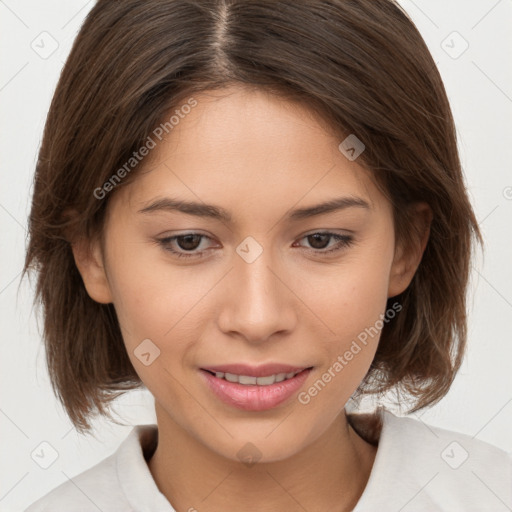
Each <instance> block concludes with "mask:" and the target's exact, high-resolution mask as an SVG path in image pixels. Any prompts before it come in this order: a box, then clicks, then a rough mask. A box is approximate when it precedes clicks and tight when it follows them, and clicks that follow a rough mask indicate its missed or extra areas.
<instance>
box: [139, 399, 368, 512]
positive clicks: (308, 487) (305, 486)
mask: <svg viewBox="0 0 512 512" xmlns="http://www.w3.org/2000/svg"><path fill="white" fill-rule="evenodd" d="M157 421H158V446H157V448H156V450H155V453H154V454H153V456H152V458H151V459H150V461H149V462H148V466H149V469H150V471H151V474H152V475H153V478H154V480H155V482H156V484H157V486H158V488H159V489H160V491H161V492H162V493H163V494H164V496H166V498H167V499H168V500H169V502H170V503H171V504H172V506H173V507H174V508H175V509H176V510H183V511H185V510H186V511H189V510H190V511H194V510H197V511H199V512H209V511H219V510H222V511H225V512H231V511H235V510H237V511H238V510H245V511H248V512H253V511H254V512H256V511H259V512H262V511H265V512H273V511H276V512H277V511H282V510H287V511H290V512H299V511H300V512H303V511H304V510H332V511H337V512H342V511H350V510H352V509H353V508H354V507H355V505H356V504H357V502H358V500H359V498H360V496H361V494H362V493H363V491H364V488H365V486H366V483H367V481H368V477H369V475H370V472H371V468H372V465H373V461H374V458H375V454H376V447H375V446H373V445H371V444H369V443H368V442H366V441H365V440H363V439H362V438H361V437H360V436H359V435H358V434H357V433H356V432H355V431H354V430H353V428H352V427H351V426H350V425H349V423H348V422H347V418H346V415H345V412H344V411H342V413H341V414H339V415H338V417H337V418H336V420H335V421H334V422H333V423H332V424H331V426H330V427H329V429H328V430H327V431H326V432H324V433H323V434H322V435H321V436H320V437H319V438H318V439H317V440H316V441H315V442H313V443H312V444H310V445H309V446H307V447H306V448H305V449H303V450H302V451H300V452H297V453H295V454H294V455H293V456H291V457H289V458H287V459H284V460H280V461H276V462H267V463H256V464H253V465H246V464H243V463H241V462H239V461H233V460H230V459H228V458H225V457H223V456H221V455H219V454H218V453H216V452H214V451H212V450H210V449H209V448H208V447H206V446H205V445H204V444H202V443H200V442H198V440H197V439H195V438H193V437H192V436H190V435H189V434H188V433H187V432H186V431H184V430H183V429H182V428H181V427H180V426H179V425H177V424H176V423H175V422H174V421H173V420H172V419H171V418H170V417H169V416H168V415H166V414H165V413H161V411H159V408H158V404H157Z"/></svg>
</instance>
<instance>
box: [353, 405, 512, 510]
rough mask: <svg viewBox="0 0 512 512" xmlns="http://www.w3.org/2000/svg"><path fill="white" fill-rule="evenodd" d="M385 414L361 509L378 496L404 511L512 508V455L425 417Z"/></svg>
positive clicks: (366, 508) (368, 506) (367, 508)
mask: <svg viewBox="0 0 512 512" xmlns="http://www.w3.org/2000/svg"><path fill="white" fill-rule="evenodd" d="M380 415H381V418H382V431H381V435H380V439H379V444H378V449H377V455H376V458H375V461H374V467H373V469H372V472H371V474H370V479H369V481H368V484H367V488H366V489H365V492H364V493H363V496H362V498H361V500H360V504H359V505H358V508H356V509H355V512H363V511H366V510H371V509H372V508H371V507H373V506H374V505H375V504H376V503H377V501H375V500H378V502H379V503H381V504H388V505H389V506H390V510H393V507H396V509H397V510H402V511H403V512H407V511H408V510H410V511H412V510H414V511H415V512H419V511H423V510H425V511H427V510H429V511H430V510H449V511H461V512H462V511H464V512H468V511H475V512H476V511H479V512H482V511H487V510H489V511H492V512H498V511H501V510H503V511H506V510H510V509H511V507H512V454H510V453H507V452H505V451H504V450H502V449H500V448H498V447H496V446H494V445H492V444H489V443H486V442H484V441H481V440H478V439H475V438H474V437H471V436H469V435H466V434H462V433H459V432H454V431H450V430H446V429H443V428H439V427H435V426H432V425H430V424H428V423H426V422H423V421H421V420H420V419H413V418H410V417H398V416H395V415H394V414H392V413H391V412H389V411H386V410H382V411H381V413H380ZM386 510H387V509H386Z"/></svg>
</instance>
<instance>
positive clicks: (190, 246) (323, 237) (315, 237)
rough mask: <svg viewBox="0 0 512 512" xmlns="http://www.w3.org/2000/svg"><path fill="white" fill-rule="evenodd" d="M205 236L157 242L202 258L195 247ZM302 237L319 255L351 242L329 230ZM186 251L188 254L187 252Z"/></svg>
mask: <svg viewBox="0 0 512 512" xmlns="http://www.w3.org/2000/svg"><path fill="white" fill-rule="evenodd" d="M205 238H206V239H210V237H208V236H206V235H202V234H199V233H186V234H184V235H175V236H170V237H165V238H159V239H157V242H158V243H159V244H160V245H161V246H162V247H163V248H164V249H165V250H166V251H168V252H170V253H172V254H174V255H176V256H177V257H178V258H202V257H204V256H205V252H206V250H203V251H197V248H198V247H199V246H200V245H201V241H202V239H205ZM304 239H308V241H309V243H310V244H312V245H313V247H312V248H306V250H307V251H309V252H314V253H316V254H320V255H323V254H328V253H333V252H338V251H341V250H343V249H344V248H346V247H349V246H350V245H351V244H352V243H353V237H352V236H350V235H340V234H338V233H330V232H318V233H311V234H309V235H306V236H304V237H302V238H301V239H300V240H304ZM331 240H335V241H336V242H337V243H335V244H334V245H333V246H332V247H331V248H329V249H327V250H326V247H329V242H330V241H331ZM326 242H327V244H326ZM173 244H175V245H176V246H178V250H176V249H175V248H173ZM319 246H320V247H319ZM183 251H185V252H183ZM192 251H194V252H192ZM187 252H189V253H190V254H187Z"/></svg>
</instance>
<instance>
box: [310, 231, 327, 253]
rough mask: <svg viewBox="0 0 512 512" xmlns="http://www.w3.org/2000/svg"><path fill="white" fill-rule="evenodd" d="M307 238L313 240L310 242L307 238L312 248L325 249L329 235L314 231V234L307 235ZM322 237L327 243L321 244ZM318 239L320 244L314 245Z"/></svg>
mask: <svg viewBox="0 0 512 512" xmlns="http://www.w3.org/2000/svg"><path fill="white" fill-rule="evenodd" d="M308 238H309V239H312V240H313V243H311V240H309V243H310V244H311V246H312V247H313V248H314V249H325V247H326V246H327V245H328V242H329V238H330V235H326V234H321V233H316V234H314V235H309V236H308ZM322 238H323V239H324V241H326V242H327V245H326V244H322V241H321V239H322ZM319 239H320V246H318V245H316V244H318V241H319Z"/></svg>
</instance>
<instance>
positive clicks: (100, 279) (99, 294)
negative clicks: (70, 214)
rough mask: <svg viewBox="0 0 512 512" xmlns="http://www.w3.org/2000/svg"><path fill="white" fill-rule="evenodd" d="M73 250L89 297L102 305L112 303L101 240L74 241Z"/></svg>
mask: <svg viewBox="0 0 512 512" xmlns="http://www.w3.org/2000/svg"><path fill="white" fill-rule="evenodd" d="M71 248H72V251H73V256H74V258H75V263H76V266H77V268H78V271H79V272H80V275H81V276H82V280H83V282H84V285H85V289H86V290H87V293H88V294H89V297H91V299H93V300H95V301H96V302H99V303H101V304H109V303H111V302H112V293H111V291H110V286H109V283H108V279H107V274H106V272H105V266H104V258H103V249H102V247H101V243H100V240H99V239H97V238H96V239H95V240H88V239H86V238H84V237H82V238H79V239H76V240H75V241H73V242H72V243H71Z"/></svg>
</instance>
